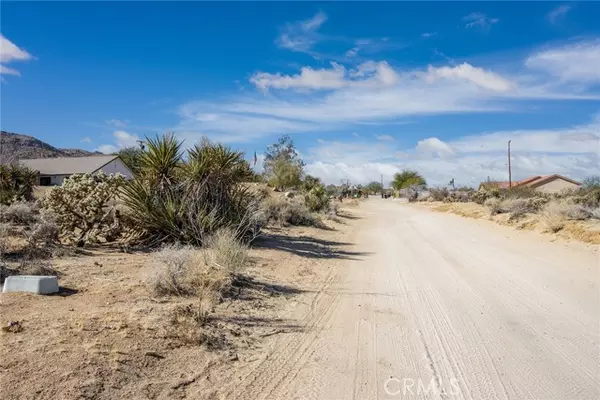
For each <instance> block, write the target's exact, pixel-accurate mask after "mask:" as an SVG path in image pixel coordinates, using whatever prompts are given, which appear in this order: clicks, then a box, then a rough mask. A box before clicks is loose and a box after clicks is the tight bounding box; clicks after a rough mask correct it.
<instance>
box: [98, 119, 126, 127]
mask: <svg viewBox="0 0 600 400" xmlns="http://www.w3.org/2000/svg"><path fill="white" fill-rule="evenodd" d="M104 122H105V123H106V124H107V125H110V126H113V127H115V128H126V127H127V124H128V123H129V121H123V120H120V119H109V120H106V121H104Z"/></svg>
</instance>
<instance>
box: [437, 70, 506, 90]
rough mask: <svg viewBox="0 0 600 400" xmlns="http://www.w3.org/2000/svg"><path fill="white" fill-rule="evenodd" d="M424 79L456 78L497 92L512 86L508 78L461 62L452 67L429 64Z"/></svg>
mask: <svg viewBox="0 0 600 400" xmlns="http://www.w3.org/2000/svg"><path fill="white" fill-rule="evenodd" d="M426 79H427V80H428V81H429V82H433V81H435V80H437V79H457V80H463V81H468V82H471V83H474V84H475V85H477V86H479V87H481V88H483V89H488V90H493V91H497V92H507V91H509V90H511V89H512V88H513V87H514V84H513V83H512V82H510V81H509V80H508V79H505V78H503V77H502V76H500V75H498V74H496V73H494V72H491V71H485V70H484V69H482V68H477V67H473V66H472V65H471V64H468V63H462V64H460V65H457V66H454V67H440V68H434V67H432V66H429V69H428V70H427V75H426Z"/></svg>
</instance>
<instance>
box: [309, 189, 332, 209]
mask: <svg viewBox="0 0 600 400" xmlns="http://www.w3.org/2000/svg"><path fill="white" fill-rule="evenodd" d="M329 202H330V200H329V195H328V194H327V191H326V190H325V186H323V185H321V184H317V185H316V186H314V187H313V188H312V189H310V190H309V191H308V193H306V195H304V203H305V204H306V206H307V207H308V209H309V210H310V211H313V212H321V211H325V210H327V209H328V208H329Z"/></svg>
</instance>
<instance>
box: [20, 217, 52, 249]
mask: <svg viewBox="0 0 600 400" xmlns="http://www.w3.org/2000/svg"><path fill="white" fill-rule="evenodd" d="M59 234H60V229H59V228H58V225H57V224H56V222H54V221H47V220H41V221H39V222H36V223H35V224H34V225H33V226H32V227H31V230H29V231H27V232H26V233H25V235H26V238H27V242H28V244H29V245H30V246H31V247H39V246H40V245H41V246H42V247H49V246H52V245H55V244H57V243H58V242H59Z"/></svg>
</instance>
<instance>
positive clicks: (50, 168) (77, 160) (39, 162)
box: [20, 155, 133, 186]
mask: <svg viewBox="0 0 600 400" xmlns="http://www.w3.org/2000/svg"><path fill="white" fill-rule="evenodd" d="M20 163H21V165H24V166H26V167H28V168H30V169H33V170H34V171H38V173H39V175H38V178H37V184H38V185H40V186H52V185H62V183H63V181H64V180H65V179H67V178H68V177H69V176H71V175H73V174H97V173H99V172H100V171H102V172H104V173H105V174H116V173H120V174H122V175H124V176H125V178H127V179H131V178H133V173H132V172H131V170H130V169H129V167H127V165H125V163H124V162H123V160H121V159H120V158H119V156H114V155H112V156H89V157H58V158H35V159H29V160H21V161H20Z"/></svg>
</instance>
